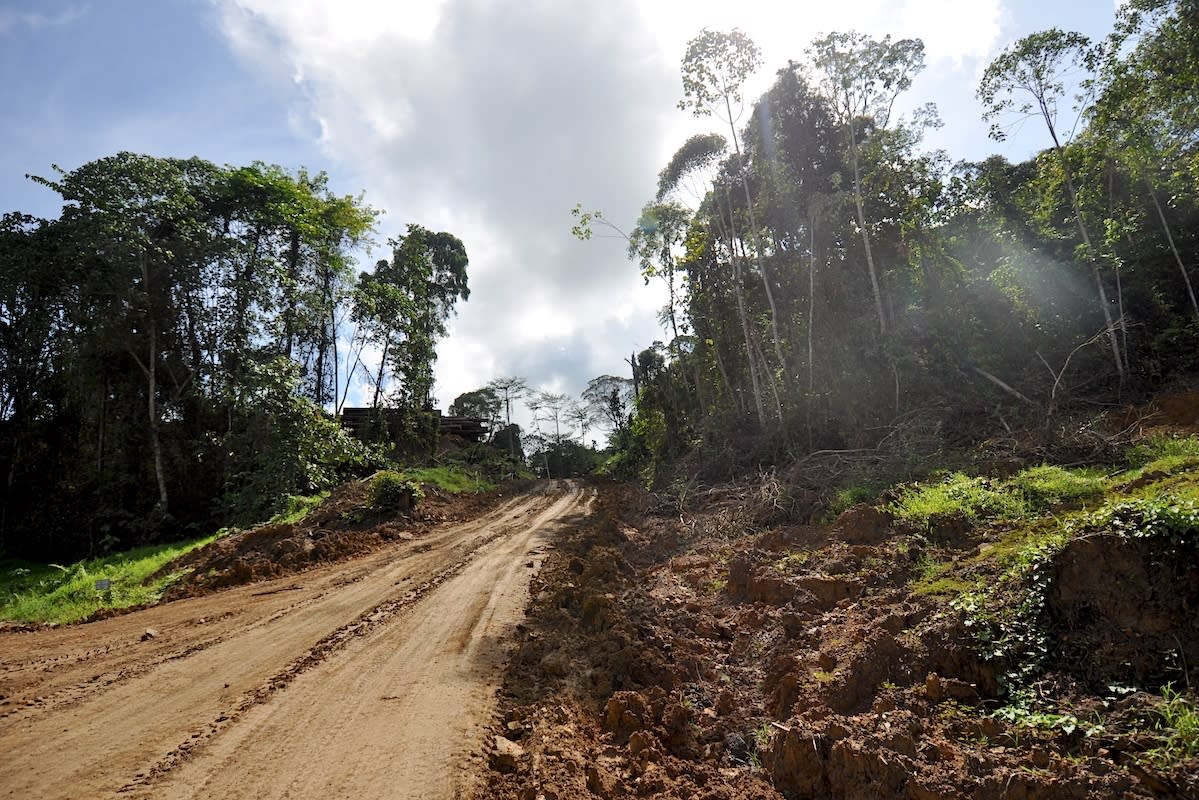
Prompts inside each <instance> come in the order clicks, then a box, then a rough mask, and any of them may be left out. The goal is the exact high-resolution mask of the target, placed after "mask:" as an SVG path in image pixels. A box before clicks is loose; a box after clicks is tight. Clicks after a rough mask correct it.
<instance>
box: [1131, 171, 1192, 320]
mask: <svg viewBox="0 0 1199 800" xmlns="http://www.w3.org/2000/svg"><path fill="white" fill-rule="evenodd" d="M1141 176H1142V178H1143V179H1144V181H1145V185H1146V186H1147V187H1148V188H1149V196H1150V197H1151V198H1153V207H1154V208H1155V209H1156V210H1157V218H1158V219H1159V220H1161V223H1162V230H1163V231H1165V232H1166V241H1167V242H1168V243H1169V244H1170V252H1171V253H1173V254H1174V263H1176V264H1177V265H1178V271H1179V272H1180V273H1182V282H1183V283H1184V284H1186V287H1187V297H1189V298H1190V300H1191V310H1192V311H1194V312H1195V319H1197V320H1199V302H1196V300H1195V287H1194V286H1193V285H1191V276H1190V275H1189V274H1187V268H1186V265H1185V264H1183V263H1182V256H1181V255H1179V253H1178V245H1176V244H1175V243H1174V234H1173V233H1171V232H1170V223H1169V222H1167V221H1166V213H1165V211H1164V210H1163V209H1162V204H1161V202H1160V201H1159V200H1158V199H1157V190H1156V189H1154V188H1153V184H1152V183H1150V182H1149V176H1148V175H1147V174H1146V172H1145V168H1144V167H1142V168H1141Z"/></svg>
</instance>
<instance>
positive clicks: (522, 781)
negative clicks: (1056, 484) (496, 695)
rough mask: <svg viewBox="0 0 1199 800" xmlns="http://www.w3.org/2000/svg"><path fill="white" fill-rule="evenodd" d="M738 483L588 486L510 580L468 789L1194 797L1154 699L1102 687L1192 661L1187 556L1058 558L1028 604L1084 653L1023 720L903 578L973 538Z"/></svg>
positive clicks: (1182, 671) (956, 625) (992, 672)
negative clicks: (1050, 578)
mask: <svg viewBox="0 0 1199 800" xmlns="http://www.w3.org/2000/svg"><path fill="white" fill-rule="evenodd" d="M751 495H752V492H745V493H742V495H741V496H740V497H738V496H736V495H735V494H732V493H729V495H722V494H718V493H715V492H714V493H712V494H711V495H709V496H708V497H702V496H701V497H699V498H697V499H696V500H694V501H693V502H692V503H691V504H689V506H688V507H686V508H681V507H679V506H677V505H674V504H673V503H671V504H667V503H664V502H663V498H652V497H649V496H646V495H644V494H641V493H638V492H636V491H634V490H631V489H625V490H623V494H622V495H621V496H613V497H603V496H602V497H601V502H600V504H599V507H598V509H597V513H596V514H595V515H593V517H592V518H591V522H590V524H589V525H588V526H585V527H581V528H579V529H576V531H574V532H573V533H572V535H570V536H568V537H567V538H566V539H565V540H563V541H562V542H561V543H560V545H559V547H558V549H557V550H556V551H555V552H554V553H553V554H552V555H551V557H550V558H549V560H548V561H547V565H546V569H545V570H544V571H543V572H542V574H541V575H540V576H539V577H538V579H537V580H536V581H535V582H534V587H533V591H534V597H533V602H532V605H531V608H530V621H529V622H528V624H527V625H526V627H525V628H523V629H522V632H521V645H520V648H519V650H518V651H517V655H516V657H514V659H513V661H512V664H511V667H510V668H509V673H508V677H507V680H506V682H505V687H504V693H503V695H502V704H501V709H500V715H499V716H498V717H497V720H496V722H495V727H494V731H495V734H496V736H497V737H498V738H497V746H496V748H495V753H494V755H493V757H492V766H493V772H492V775H491V777H490V780H489V783H488V785H487V786H486V787H484V788H482V789H480V790H479V792H478V793H477V794H476V797H477V798H480V800H481V799H482V798H505V799H511V800H516V799H517V798H545V800H565V799H566V798H576V797H600V798H624V797H649V798H664V799H665V798H669V800H683V798H693V797H703V798H706V800H742V799H748V798H781V797H786V798H808V797H811V798H822V797H834V798H863V800H864V799H865V798H912V799H913V800H949V799H950V798H961V797H970V798H977V799H979V800H989V799H990V798H994V799H995V800H999V798H1089V799H1091V800H1100V798H1109V797H1140V798H1149V797H1173V798H1193V797H1199V779H1197V778H1196V775H1197V774H1199V759H1197V758H1191V759H1190V760H1189V761H1186V762H1183V763H1177V764H1175V765H1174V766H1172V767H1158V766H1155V765H1154V763H1153V761H1152V759H1149V758H1147V757H1146V756H1145V752H1146V750H1147V749H1148V748H1150V747H1152V746H1153V743H1154V740H1153V737H1152V726H1153V717H1154V712H1153V708H1154V703H1155V702H1160V699H1158V700H1154V699H1153V698H1152V697H1149V696H1147V695H1145V694H1143V693H1138V694H1137V695H1134V696H1131V697H1125V698H1123V699H1119V698H1106V697H1105V695H1104V692H1105V691H1106V689H1105V688H1104V687H1103V686H1102V684H1104V683H1105V682H1109V683H1110V682H1113V681H1120V682H1126V683H1129V684H1133V683H1134V682H1136V685H1148V686H1153V685H1154V684H1153V683H1152V682H1151V681H1153V680H1161V679H1162V677H1163V676H1162V675H1161V674H1150V672H1151V670H1150V668H1149V666H1148V664H1149V663H1150V662H1152V663H1153V664H1154V665H1156V667H1157V668H1158V669H1160V668H1162V667H1163V666H1164V667H1165V668H1167V669H1168V670H1172V672H1171V674H1170V677H1171V678H1172V679H1173V680H1176V681H1178V682H1180V683H1181V682H1183V681H1194V680H1195V679H1196V678H1199V671H1197V670H1196V669H1195V667H1196V666H1197V663H1196V662H1199V658H1197V657H1196V656H1197V655H1199V654H1196V653H1195V652H1194V642H1195V641H1196V638H1195V631H1196V629H1195V627H1194V626H1195V624H1196V623H1195V619H1196V617H1195V613H1194V609H1195V608H1196V606H1197V605H1199V583H1197V582H1196V581H1197V580H1199V567H1197V566H1196V562H1195V561H1194V558H1193V556H1192V557H1190V558H1188V559H1184V560H1183V561H1184V563H1178V564H1175V565H1173V566H1172V569H1171V570H1163V569H1162V568H1161V565H1160V564H1155V563H1154V562H1153V560H1152V559H1151V558H1150V557H1149V555H1148V553H1147V552H1142V550H1143V549H1144V548H1141V549H1138V546H1136V545H1131V546H1127V547H1124V548H1122V549H1121V548H1110V547H1105V548H1102V549H1103V556H1102V558H1101V557H1100V556H1099V555H1097V554H1096V553H1094V552H1089V551H1088V549H1087V548H1095V547H1100V545H1101V543H1099V542H1090V543H1087V542H1083V543H1080V544H1078V545H1076V546H1072V547H1071V548H1067V549H1066V551H1065V552H1064V553H1062V554H1061V556H1060V557H1059V558H1058V561H1057V562H1056V563H1055V564H1054V565H1053V569H1054V570H1055V571H1056V572H1057V573H1058V582H1059V583H1058V585H1059V586H1065V587H1069V588H1067V589H1065V590H1058V591H1057V592H1056V593H1052V594H1051V595H1050V597H1049V598H1048V604H1049V606H1048V610H1047V613H1048V614H1049V615H1050V617H1051V620H1055V621H1054V622H1053V628H1052V631H1053V635H1054V636H1055V637H1057V639H1056V641H1057V644H1058V645H1059V646H1060V647H1063V648H1064V649H1065V650H1070V649H1071V648H1073V652H1074V653H1075V655H1078V654H1079V652H1082V651H1086V654H1085V655H1084V656H1081V657H1079V658H1076V659H1073V660H1071V661H1070V662H1069V663H1064V662H1055V663H1050V664H1047V667H1048V669H1047V671H1046V673H1045V675H1044V679H1043V680H1042V681H1041V683H1039V684H1038V686H1037V691H1039V692H1042V693H1043V695H1044V697H1046V698H1053V699H1054V700H1055V701H1056V702H1058V703H1060V704H1062V705H1064V706H1065V707H1067V708H1072V709H1073V710H1074V715H1075V716H1076V718H1077V719H1075V720H1073V722H1071V724H1068V725H1067V724H1060V725H1057V726H1047V727H1041V728H1032V727H1028V726H1024V725H1020V724H1008V723H1005V722H1003V721H1002V720H1001V719H998V718H996V717H995V716H993V715H992V714H991V713H990V712H991V711H992V710H994V709H995V708H996V707H998V706H999V705H1001V702H1000V701H999V685H998V678H999V675H998V671H999V669H1000V668H1002V666H1003V665H1002V664H1001V663H996V662H993V661H992V662H988V661H985V660H983V659H981V658H980V656H979V654H978V651H977V649H976V648H975V647H974V646H973V643H972V639H971V635H972V631H971V630H970V629H969V628H968V627H967V626H966V625H965V622H964V619H963V616H962V615H961V614H960V613H957V612H955V611H954V610H953V609H951V608H949V607H948V604H947V603H946V602H945V601H944V599H943V598H932V597H928V596H922V595H919V594H913V593H911V592H910V585H909V584H910V581H911V579H912V578H913V576H914V575H915V574H916V573H917V571H918V570H919V568H920V564H921V561H922V559H926V558H929V557H932V556H937V557H942V558H944V557H946V556H947V554H948V553H949V552H950V551H951V550H954V549H961V548H970V549H971V550H973V549H974V548H976V547H978V546H979V543H978V542H977V541H972V535H971V534H970V532H969V531H968V530H965V529H962V528H961V526H955V525H953V524H951V522H952V521H947V522H946V525H945V526H944V528H945V530H942V531H933V532H930V533H929V535H927V536H919V537H917V536H912V535H909V534H908V533H907V532H905V531H903V530H899V529H896V528H895V527H894V526H893V525H892V524H891V521H890V519H889V518H888V517H887V516H886V515H885V514H880V513H878V512H876V511H873V510H871V509H867V508H865V507H862V508H859V509H855V510H851V511H850V512H847V513H846V514H844V515H842V517H841V518H839V520H838V521H837V522H836V523H834V524H832V525H803V524H793V523H788V522H785V521H783V520H780V519H773V520H772V519H770V518H769V517H770V515H769V514H766V515H763V514H761V513H760V512H761V511H762V508H761V504H760V503H758V502H757V500H756V499H755V498H754V497H752V496H751ZM764 516H765V522H762V520H763V518H764ZM1113 576H1115V577H1117V578H1118V580H1119V581H1120V583H1119V584H1118V585H1117V584H1113V582H1112V580H1110V578H1112V577H1113ZM1112 619H1116V620H1118V621H1120V622H1119V624H1118V625H1112V624H1107V623H1110V621H1111V620H1112ZM1164 651H1177V653H1178V658H1177V659H1176V660H1177V661H1178V662H1179V663H1177V664H1173V663H1170V662H1169V659H1164V660H1163V658H1162V653H1163V652H1164ZM1182 662H1185V663H1182ZM1079 665H1084V666H1086V667H1087V669H1083V670H1080V669H1078V667H1079ZM1188 670H1189V672H1190V675H1189V676H1188V675H1187V672H1188ZM1146 681H1150V682H1148V683H1147V682H1146ZM1096 684H1098V686H1097V685H1096ZM1097 722H1102V724H1101V725H1100V724H1097ZM500 739H502V740H504V741H502V742H501V741H499V740H500Z"/></svg>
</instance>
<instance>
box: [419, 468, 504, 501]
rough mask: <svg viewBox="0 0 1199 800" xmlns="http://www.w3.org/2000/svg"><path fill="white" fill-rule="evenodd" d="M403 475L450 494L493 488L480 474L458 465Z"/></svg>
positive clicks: (486, 490) (420, 469) (475, 492)
mask: <svg viewBox="0 0 1199 800" xmlns="http://www.w3.org/2000/svg"><path fill="white" fill-rule="evenodd" d="M404 475H406V476H407V477H409V478H411V479H412V480H415V481H419V482H420V483H423V484H425V485H427V486H435V487H437V488H438V489H441V490H442V491H443V492H449V493H450V494H478V493H479V492H488V491H491V490H492V489H494V488H495V484H494V483H492V482H491V481H489V480H487V479H486V478H485V477H483V475H482V474H481V473H479V472H476V471H475V470H472V469H470V468H468V467H463V466H458V465H449V466H441V467H420V468H417V469H406V470H404Z"/></svg>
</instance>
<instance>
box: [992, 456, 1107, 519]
mask: <svg viewBox="0 0 1199 800" xmlns="http://www.w3.org/2000/svg"><path fill="white" fill-rule="evenodd" d="M1107 483H1108V481H1107V476H1106V475H1105V474H1104V473H1103V472H1102V471H1101V470H1098V469H1091V468H1084V469H1067V468H1065V467H1059V466H1056V465H1053V464H1042V465H1041V466H1039V467H1030V468H1029V469H1026V470H1022V471H1020V472H1017V473H1016V474H1015V475H1013V476H1012V477H1011V478H1009V479H1008V480H1006V481H1004V482H1003V488H1004V489H1006V490H1011V491H1015V492H1018V493H1019V494H1021V495H1022V496H1023V497H1024V500H1025V503H1026V504H1027V507H1028V510H1029V511H1043V510H1045V509H1048V508H1052V507H1054V506H1056V505H1058V504H1060V503H1066V502H1072V501H1080V500H1089V499H1091V498H1094V497H1098V496H1100V495H1102V494H1103V492H1104V490H1105V489H1106V488H1107Z"/></svg>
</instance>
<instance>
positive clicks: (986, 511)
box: [888, 464, 1109, 528]
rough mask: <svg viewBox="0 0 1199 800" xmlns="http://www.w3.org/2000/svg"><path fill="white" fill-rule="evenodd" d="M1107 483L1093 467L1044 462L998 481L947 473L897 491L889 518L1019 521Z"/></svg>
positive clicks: (1093, 494) (1096, 492) (1084, 497)
mask: <svg viewBox="0 0 1199 800" xmlns="http://www.w3.org/2000/svg"><path fill="white" fill-rule="evenodd" d="M1108 485H1109V480H1108V477H1107V476H1106V475H1105V474H1104V473H1103V472H1102V471H1101V470H1098V469H1092V468H1084V469H1067V468H1065V467H1059V466H1054V465H1049V464H1042V465H1041V466H1038V467H1030V468H1028V469H1025V470H1021V471H1020V472H1017V473H1016V474H1015V475H1013V476H1011V477H1010V478H1005V479H998V478H987V477H983V476H971V475H966V474H964V473H961V472H954V473H951V474H949V475H947V476H945V477H944V478H942V479H941V480H939V481H935V482H927V483H915V484H911V485H910V486H906V487H903V488H902V489H901V490H900V496H899V499H898V500H896V501H895V502H894V503H892V504H891V505H890V506H889V507H888V510H889V511H890V512H891V513H892V514H894V515H895V518H896V519H898V520H902V521H907V522H912V523H915V524H917V525H920V526H922V527H925V528H927V527H928V526H929V525H930V523H931V522H932V521H933V520H935V519H937V518H938V517H964V518H966V519H968V520H970V521H971V522H980V521H983V520H993V519H994V520H1012V521H1015V520H1023V519H1028V518H1029V517H1031V516H1034V515H1036V514H1040V513H1042V512H1044V511H1046V510H1048V509H1052V508H1055V507H1057V506H1060V505H1061V504H1063V503H1080V502H1085V501H1088V500H1091V499H1093V498H1097V497H1101V496H1102V495H1103V493H1104V491H1105V490H1106V488H1107V487H1108Z"/></svg>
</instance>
